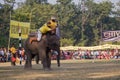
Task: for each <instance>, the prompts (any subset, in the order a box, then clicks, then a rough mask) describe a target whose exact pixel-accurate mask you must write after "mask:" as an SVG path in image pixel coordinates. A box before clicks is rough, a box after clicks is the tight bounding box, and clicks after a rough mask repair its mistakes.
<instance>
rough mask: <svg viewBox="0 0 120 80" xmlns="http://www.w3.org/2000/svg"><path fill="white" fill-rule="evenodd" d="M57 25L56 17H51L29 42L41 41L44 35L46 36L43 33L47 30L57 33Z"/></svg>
mask: <svg viewBox="0 0 120 80" xmlns="http://www.w3.org/2000/svg"><path fill="white" fill-rule="evenodd" d="M56 27H57V21H56V19H53V18H51V20H50V21H48V22H47V23H45V24H44V25H43V26H42V27H40V28H39V30H38V31H37V33H36V34H35V36H34V37H30V40H29V42H30V43H32V41H40V40H41V38H42V37H43V38H44V37H45V35H43V34H46V33H47V32H52V33H55V30H56Z"/></svg>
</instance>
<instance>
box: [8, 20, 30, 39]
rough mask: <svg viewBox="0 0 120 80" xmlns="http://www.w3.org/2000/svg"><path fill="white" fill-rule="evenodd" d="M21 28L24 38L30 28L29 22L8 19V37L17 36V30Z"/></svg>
mask: <svg viewBox="0 0 120 80" xmlns="http://www.w3.org/2000/svg"><path fill="white" fill-rule="evenodd" d="M20 29H21V37H22V39H26V38H27V37H28V34H29V30H30V23H27V22H19V21H14V20H11V21H10V38H19V30H20Z"/></svg>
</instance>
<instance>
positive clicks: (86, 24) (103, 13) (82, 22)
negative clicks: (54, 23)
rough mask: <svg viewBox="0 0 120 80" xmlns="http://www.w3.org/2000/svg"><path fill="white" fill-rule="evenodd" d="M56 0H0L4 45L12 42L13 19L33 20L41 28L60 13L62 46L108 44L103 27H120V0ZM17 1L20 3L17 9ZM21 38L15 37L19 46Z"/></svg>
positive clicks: (0, 42) (0, 39) (0, 33)
mask: <svg viewBox="0 0 120 80" xmlns="http://www.w3.org/2000/svg"><path fill="white" fill-rule="evenodd" d="M56 1H57V3H56V4H51V3H49V2H48V0H25V2H16V1H15V0H3V3H0V46H8V42H9V29H10V27H9V26H10V20H11V19H12V20H17V21H23V22H30V23H31V29H38V28H39V27H40V26H42V25H43V24H44V23H45V22H46V21H47V20H49V19H50V17H51V16H56V17H57V19H58V23H59V27H60V33H61V38H60V40H61V46H69V45H74V46H95V45H99V44H104V43H105V42H103V41H102V37H101V36H102V34H101V32H102V31H105V30H120V27H119V25H120V2H117V4H116V5H115V4H113V3H112V2H110V1H102V2H99V3H96V2H94V0H79V2H78V4H76V3H75V2H73V0H56ZM15 4H17V5H18V7H17V8H16V9H14V5H15ZM116 6H117V8H116ZM10 14H11V15H10ZM18 42H19V41H18V39H11V42H10V44H12V43H16V46H17V45H18ZM23 42H24V40H23ZM108 43H112V44H120V43H119V42H108Z"/></svg>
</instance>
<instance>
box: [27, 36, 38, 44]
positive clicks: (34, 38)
mask: <svg viewBox="0 0 120 80" xmlns="http://www.w3.org/2000/svg"><path fill="white" fill-rule="evenodd" d="M36 40H37V38H36V37H31V38H30V40H29V42H30V43H32V41H36Z"/></svg>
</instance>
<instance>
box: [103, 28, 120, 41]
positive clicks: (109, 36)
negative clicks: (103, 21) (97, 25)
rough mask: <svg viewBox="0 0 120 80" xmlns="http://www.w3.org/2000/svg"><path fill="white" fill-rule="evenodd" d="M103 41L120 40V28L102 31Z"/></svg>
mask: <svg viewBox="0 0 120 80" xmlns="http://www.w3.org/2000/svg"><path fill="white" fill-rule="evenodd" d="M102 39H103V41H120V30H115V31H104V32H102Z"/></svg>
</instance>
